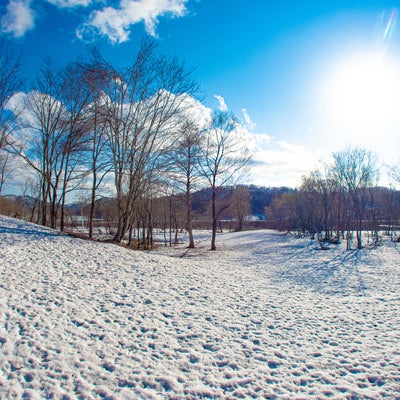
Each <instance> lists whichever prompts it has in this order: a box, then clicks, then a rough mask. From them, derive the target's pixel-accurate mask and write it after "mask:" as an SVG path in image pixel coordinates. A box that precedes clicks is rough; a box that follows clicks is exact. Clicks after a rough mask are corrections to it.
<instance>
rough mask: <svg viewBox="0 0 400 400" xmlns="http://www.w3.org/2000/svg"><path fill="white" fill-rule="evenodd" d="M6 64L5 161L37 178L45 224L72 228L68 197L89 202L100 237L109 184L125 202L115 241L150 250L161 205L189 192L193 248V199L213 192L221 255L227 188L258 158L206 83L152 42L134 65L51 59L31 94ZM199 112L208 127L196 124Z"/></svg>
mask: <svg viewBox="0 0 400 400" xmlns="http://www.w3.org/2000/svg"><path fill="white" fill-rule="evenodd" d="M0 54H5V53H1V52H0ZM0 66H1V67H2V69H1V73H2V76H0V107H1V108H0V118H1V119H0V122H1V125H0V134H1V136H0V139H1V141H0V151H1V154H0V155H2V156H3V157H4V155H5V156H6V157H9V156H10V155H12V156H14V157H17V158H18V159H19V160H20V161H23V163H24V165H25V167H26V168H27V169H28V170H29V171H30V172H31V174H32V175H33V176H34V178H35V179H36V182H37V185H36V191H37V194H36V197H37V204H36V205H35V212H34V215H35V218H36V219H35V221H36V222H37V223H40V224H42V225H46V226H50V227H52V228H60V229H61V230H64V229H65V222H66V213H65V209H66V207H65V205H66V202H67V201H68V196H71V194H75V196H77V194H82V196H81V197H82V198H85V199H87V201H88V202H89V203H90V213H89V237H92V236H93V220H94V216H95V204H96V199H97V198H98V194H99V190H101V188H102V187H104V186H105V185H106V184H107V185H108V189H109V190H111V191H112V192H113V193H115V199H116V201H115V212H114V213H113V215H114V218H115V221H114V222H115V230H114V231H113V240H114V241H115V242H117V243H121V242H123V241H127V242H128V244H131V243H132V242H133V238H134V237H135V238H136V241H137V243H138V244H141V246H142V247H144V248H149V247H151V246H152V230H153V225H154V216H155V208H154V204H155V203H157V198H159V197H162V196H164V195H165V194H168V195H169V196H172V195H176V194H180V193H184V194H185V205H186V214H185V216H186V228H187V230H188V232H189V237H190V241H189V247H194V239H193V233H192V204H191V198H192V192H193V190H194V189H195V188H196V187H209V188H210V189H211V198H210V201H211V204H212V210H213V212H212V224H211V225H212V232H213V235H212V242H211V249H212V250H215V248H216V246H215V237H216V227H217V220H218V218H219V217H220V214H221V212H222V211H223V209H224V208H226V207H228V206H229V204H228V205H224V207H223V208H222V209H218V207H217V198H218V193H217V192H218V188H219V187H222V185H226V184H229V183H233V182H235V179H236V178H237V176H238V174H239V173H240V171H242V170H243V168H244V167H245V166H246V165H247V164H248V163H249V161H250V152H249V151H248V150H247V147H246V141H245V140H243V137H242V136H241V130H240V129H239V127H240V124H239V122H238V121H237V120H236V118H235V117H234V116H233V115H232V114H230V113H228V112H220V111H216V112H214V113H210V112H209V110H208V109H206V108H205V107H204V106H202V105H201V103H199V102H198V101H197V100H195V96H196V93H197V92H198V89H199V85H198V83H197V82H196V81H195V80H193V79H192V78H191V74H190V71H187V69H186V68H185V67H184V65H183V64H182V63H180V62H179V61H178V60H176V59H174V58H169V57H164V56H161V55H159V54H158V53H157V51H156V47H155V46H154V43H153V42H151V41H147V40H146V41H144V42H142V44H141V45H140V46H139V49H138V51H137V52H136V54H135V55H134V57H133V58H132V60H131V62H130V63H129V65H128V66H126V67H119V66H116V65H113V64H112V63H110V62H109V61H107V60H106V59H105V58H104V57H103V56H102V55H101V54H100V52H99V51H97V50H96V49H93V50H92V51H91V54H90V57H89V58H88V59H86V60H83V61H82V60H79V61H75V62H73V63H70V64H69V65H67V66H66V67H61V68H59V67H56V66H54V65H53V64H52V63H51V62H49V61H47V62H46V63H45V65H44V67H43V68H42V69H41V70H40V71H39V73H38V76H37V78H36V80H35V81H34V82H33V83H32V86H31V88H30V90H29V92H28V93H24V92H22V89H23V88H22V86H21V85H20V80H19V79H20V78H19V75H18V73H17V72H18V70H19V68H18V67H19V64H18V60H17V59H15V61H14V59H13V61H12V62H11V61H10V59H9V58H6V57H5V56H0ZM19 91H20V93H19V94H18V95H16V93H17V92H19ZM11 99H13V103H14V104H16V105H17V106H16V107H14V108H10V103H11V102H10V100H11ZM199 107H200V108H201V107H202V109H203V112H204V114H205V117H204V118H203V119H202V120H199V119H198V118H197V119H196V118H194V117H193V115H194V114H195V112H196V111H195V110H196V109H199ZM1 160H3V159H0V161H1ZM7 160H8V159H7ZM2 165H3V167H2V169H0V172H1V171H4V170H5V167H4V165H5V162H3V163H2ZM1 177H2V179H1V183H3V182H4V179H5V177H6V174H5V173H4V172H2V173H1ZM0 190H1V186H0ZM169 207H170V208H172V204H169ZM170 215H172V213H170ZM171 218H172V217H171ZM139 232H140V233H139ZM139 242H140V243H139Z"/></svg>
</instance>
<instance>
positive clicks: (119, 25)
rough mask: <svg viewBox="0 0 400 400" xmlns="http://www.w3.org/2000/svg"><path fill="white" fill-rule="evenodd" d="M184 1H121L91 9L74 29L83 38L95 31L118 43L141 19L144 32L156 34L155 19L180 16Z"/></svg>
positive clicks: (127, 37) (125, 37) (125, 39)
mask: <svg viewBox="0 0 400 400" xmlns="http://www.w3.org/2000/svg"><path fill="white" fill-rule="evenodd" d="M53 1H62V0H53ZM65 1H68V0H65ZM69 1H72V0H69ZM75 1H78V0H75ZM186 2H187V0H136V1H132V0H121V1H120V3H119V6H118V7H105V8H103V9H102V10H96V11H93V13H92V14H91V15H90V17H89V21H88V22H87V23H86V24H84V25H83V26H81V27H80V28H79V29H78V30H77V34H78V36H79V37H80V38H84V37H85V36H86V35H88V34H90V33H93V32H99V33H100V34H102V35H104V36H107V37H108V38H109V39H110V41H111V42H113V43H122V42H126V41H127V40H128V39H129V35H130V29H131V27H132V25H134V24H137V23H139V22H143V23H144V25H145V28H146V31H147V33H148V34H149V35H151V36H156V27H157V24H158V19H159V18H160V17H162V16H165V15H168V14H169V15H171V16H173V17H182V16H183V15H185V13H186V6H185V3H186Z"/></svg>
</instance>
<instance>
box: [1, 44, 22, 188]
mask: <svg viewBox="0 0 400 400" xmlns="http://www.w3.org/2000/svg"><path fill="white" fill-rule="evenodd" d="M23 87H24V79H23V77H22V74H21V57H20V56H17V55H16V54H15V53H14V52H13V51H12V50H11V49H10V48H8V47H7V46H6V44H5V43H4V42H3V41H2V40H1V38H0V194H1V191H2V187H3V184H4V182H5V180H6V178H7V176H8V175H9V172H10V171H8V164H9V160H10V155H9V154H8V153H7V152H6V151H5V149H6V145H7V141H8V140H7V139H8V136H9V135H10V132H11V130H12V127H13V124H14V122H15V119H16V118H17V117H18V115H19V113H20V111H21V107H20V104H19V103H17V102H15V103H14V104H10V100H11V98H12V96H13V95H14V94H16V93H17V92H18V91H21V90H23Z"/></svg>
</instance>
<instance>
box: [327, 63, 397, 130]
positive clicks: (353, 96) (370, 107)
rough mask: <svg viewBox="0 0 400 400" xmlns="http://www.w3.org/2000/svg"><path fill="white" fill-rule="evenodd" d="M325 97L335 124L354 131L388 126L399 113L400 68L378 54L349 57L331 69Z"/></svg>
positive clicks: (386, 127) (390, 125) (381, 128)
mask: <svg viewBox="0 0 400 400" xmlns="http://www.w3.org/2000/svg"><path fill="white" fill-rule="evenodd" d="M324 97H325V99H326V100H327V101H326V107H327V111H328V113H329V114H330V115H331V118H332V119H333V121H334V122H335V123H336V125H339V126H341V127H342V128H345V129H347V130H349V131H350V130H352V131H353V132H354V134H357V132H359V133H361V134H362V132H364V133H366V132H380V131H382V130H385V129H386V130H387V129H390V128H391V127H392V126H393V124H394V123H395V121H396V120H397V119H398V115H399V113H400V67H399V66H398V65H396V63H395V62H393V61H389V60H384V59H383V58H382V57H380V56H374V55H362V56H360V55H358V56H353V57H350V58H348V59H346V60H344V61H342V62H340V63H338V64H337V65H335V66H334V67H333V68H332V70H331V72H330V73H329V75H328V79H327V84H326V87H325V94H324Z"/></svg>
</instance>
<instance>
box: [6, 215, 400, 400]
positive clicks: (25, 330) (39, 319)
mask: <svg viewBox="0 0 400 400" xmlns="http://www.w3.org/2000/svg"><path fill="white" fill-rule="evenodd" d="M206 239H207V238H206V237H203V238H202V239H201V241H200V242H199V247H198V248H197V249H196V250H195V251H193V252H187V249H185V248H184V246H183V245H182V246H181V247H178V248H173V249H170V248H159V250H158V251H157V252H151V253H149V252H148V253H144V252H134V251H130V250H127V249H125V248H122V247H118V246H114V245H112V244H104V243H98V242H88V241H84V240H80V239H75V238H72V237H69V236H66V235H61V234H59V233H57V232H54V231H51V230H49V229H46V228H42V227H38V226H35V225H31V224H28V223H25V222H23V221H19V220H14V219H11V218H6V217H3V216H0V350H1V351H0V393H1V394H0V398H1V399H13V398H18V399H19V398H24V399H63V400H67V399H71V400H72V399H104V398H106V399H138V398H139V399H141V398H144V399H158V398H160V399H163V398H168V399H169V398H170V399H197V398H276V399H309V398H318V399H324V398H327V399H328V398H334V399H343V398H346V399H379V398H390V399H396V398H400V347H399V343H400V291H399V288H400V246H399V244H395V243H390V242H389V241H388V242H384V243H383V246H380V247H378V248H376V249H372V250H367V249H364V250H362V251H347V252H346V251H345V250H344V248H343V247H341V246H333V247H332V248H331V249H330V250H327V251H320V250H318V245H317V244H316V243H315V242H311V241H310V240H309V239H305V238H301V239H298V238H294V237H292V236H289V235H282V234H281V233H278V232H275V231H266V230H263V231H253V232H243V233H225V234H222V235H220V236H219V237H218V241H217V247H218V250H217V251H216V252H210V251H208V250H207V248H208V245H209V243H208V241H206Z"/></svg>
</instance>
